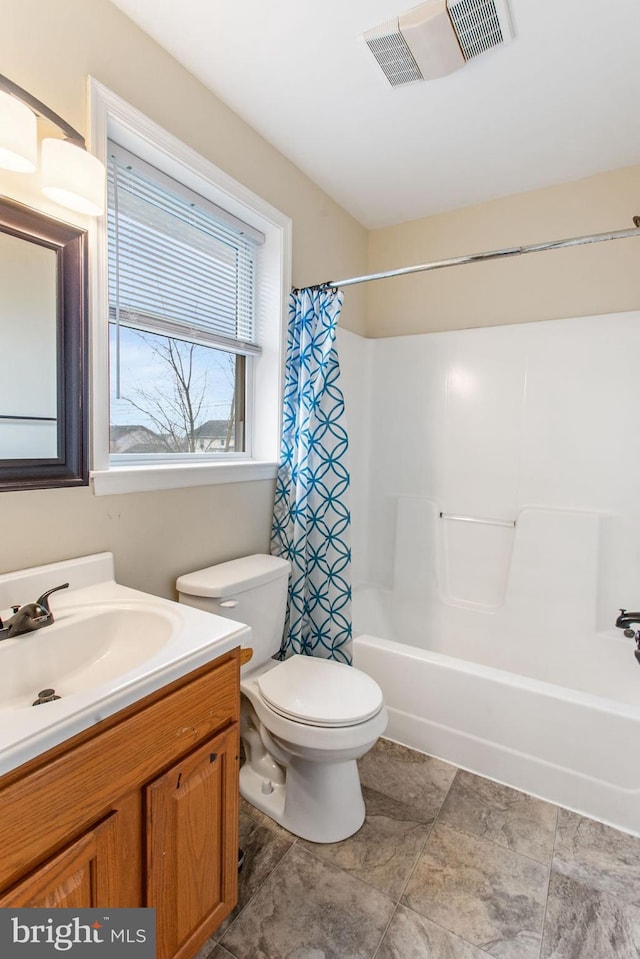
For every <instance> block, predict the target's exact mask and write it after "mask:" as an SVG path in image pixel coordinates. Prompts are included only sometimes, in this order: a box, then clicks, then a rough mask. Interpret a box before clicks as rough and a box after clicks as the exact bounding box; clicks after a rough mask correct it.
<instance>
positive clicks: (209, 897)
mask: <svg viewBox="0 0 640 959" xmlns="http://www.w3.org/2000/svg"><path fill="white" fill-rule="evenodd" d="M239 700H240V693H239V651H238V650H233V651H232V652H231V653H228V654H226V655H225V656H222V657H220V659H218V660H215V661H214V662H212V663H211V664H208V665H207V666H205V667H202V668H201V669H198V670H196V671H194V672H193V673H190V674H189V675H188V676H185V677H183V678H182V679H180V680H178V681H176V682H175V683H172V684H171V685H170V686H167V687H165V688H164V689H162V690H159V691H158V692H156V693H153V694H152V695H151V696H148V697H146V698H145V699H144V700H141V701H140V702H138V703H136V704H135V705H134V706H131V707H128V708H127V709H125V710H122V711H121V712H120V713H117V714H116V715H115V716H112V717H110V718H109V719H107V720H104V721H103V722H101V723H99V724H98V725H96V726H93V727H92V728H91V729H90V730H86V731H85V732H83V733H81V734H79V735H78V736H76V737H74V738H73V739H71V740H69V741H68V742H66V743H63V744H61V745H60V746H57V747H55V748H54V749H52V750H50V751H49V752H47V753H45V754H43V755H42V756H39V757H37V759H35V760H32V761H31V762H29V763H27V764H25V765H24V766H21V767H20V768H19V769H17V770H14V771H12V772H11V773H8V774H6V775H5V776H4V777H2V778H0V849H1V850H2V855H1V856H0V906H1V907H18V906H44V907H69V908H80V907H84V906H93V907H100V908H102V907H104V908H108V907H111V908H116V907H122V906H153V907H155V909H156V927H157V928H156V941H157V959H190V957H192V956H194V955H195V953H196V952H197V951H198V949H199V948H200V946H201V945H202V944H203V943H204V942H205V941H206V939H207V938H208V937H209V936H210V935H211V934H212V933H213V932H214V931H215V929H216V928H217V927H218V926H219V925H220V923H221V922H222V921H223V919H224V918H225V917H226V916H227V915H228V914H229V913H230V912H231V910H232V909H233V908H234V906H235V904H236V901H237V854H238V755H239V754H238V748H239V740H238V719H239V705H240V703H239ZM36 708H38V709H42V708H44V709H46V708H47V707H46V705H44V706H38V707H36Z"/></svg>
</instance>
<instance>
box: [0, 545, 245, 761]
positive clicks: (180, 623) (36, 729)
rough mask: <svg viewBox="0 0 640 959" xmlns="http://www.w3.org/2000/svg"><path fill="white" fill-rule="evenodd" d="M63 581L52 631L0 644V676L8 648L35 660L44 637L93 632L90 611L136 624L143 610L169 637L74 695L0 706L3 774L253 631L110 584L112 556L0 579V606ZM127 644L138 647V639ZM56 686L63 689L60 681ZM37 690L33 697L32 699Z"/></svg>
mask: <svg viewBox="0 0 640 959" xmlns="http://www.w3.org/2000/svg"><path fill="white" fill-rule="evenodd" d="M22 574H24V575H22ZM67 581H69V583H70V586H69V589H68V590H64V591H61V592H59V593H55V594H54V596H53V597H52V598H51V609H52V610H53V613H54V616H55V622H54V623H53V624H52V625H51V626H46V627H44V628H42V629H39V630H36V631H34V632H32V633H27V634H25V635H23V636H18V637H16V638H15V639H7V640H3V641H1V642H0V674H1V673H3V672H4V671H5V670H6V669H7V665H5V663H10V662H11V657H10V656H7V657H6V658H5V663H3V653H5V652H6V653H9V652H10V651H11V650H13V652H12V653H11V656H13V657H14V658H15V657H16V653H17V654H21V652H22V651H24V653H25V655H29V654H30V655H32V656H33V654H34V651H35V653H36V655H37V649H38V645H40V646H41V648H43V644H45V643H46V642H47V636H49V638H50V639H52V640H54V639H55V635H56V633H55V631H56V630H58V631H59V630H64V629H65V628H68V626H69V624H73V623H75V622H84V623H86V628H87V630H90V628H91V618H92V611H94V610H96V611H99V612H100V613H103V612H105V611H110V610H117V611H122V613H123V615H126V614H127V612H128V611H131V612H133V613H135V614H136V616H137V618H138V621H140V616H141V615H142V616H143V615H144V613H145V612H146V611H148V612H150V613H152V614H155V615H156V616H159V617H161V618H162V619H163V620H165V621H166V622H168V623H169V625H170V629H167V634H168V638H167V639H166V640H164V641H163V642H162V643H161V644H160V645H159V646H158V648H155V649H153V650H152V651H151V653H150V655H148V656H146V658H144V659H143V660H142V661H139V662H137V663H136V664H135V665H132V666H131V668H126V669H124V670H123V671H122V672H120V673H119V674H118V675H116V676H115V677H113V678H110V679H107V680H105V681H104V682H98V684H97V685H96V684H92V685H90V686H89V687H87V688H80V689H78V690H75V689H74V691H73V692H72V693H69V694H65V695H63V696H62V698H61V699H58V700H55V701H54V702H47V703H44V704H42V705H40V706H35V707H33V706H31V705H30V703H29V704H27V700H26V699H24V696H23V697H22V698H23V699H24V702H21V701H18V700H16V701H15V702H9V704H8V705H5V704H3V703H2V702H0V775H1V774H3V773H6V772H9V771H10V770H12V769H15V768H17V767H18V766H20V765H22V763H24V762H26V761H27V760H29V759H32V758H34V757H35V756H38V755H40V754H41V753H43V752H46V750H48V749H51V748H52V747H53V746H56V745H58V744H59V743H61V742H64V741H65V740H67V739H69V738H71V737H72V736H74V735H76V734H77V733H79V732H82V731H83V730H85V729H88V728H90V727H91V726H93V725H95V724H96V723H99V722H101V721H102V720H103V719H106V718H107V717H108V716H112V715H113V714H114V713H116V712H118V711H119V710H120V709H123V708H124V707H126V706H129V705H131V704H132V703H134V702H136V701H137V700H140V699H142V698H144V697H145V696H147V695H149V694H150V693H152V692H155V691H156V690H158V689H161V688H162V687H163V686H166V685H167V684H168V683H171V682H173V681H174V680H176V679H179V678H180V677H182V676H184V675H186V674H187V673H189V672H191V671H192V670H194V669H197V668H198V667H199V666H203V665H206V663H208V662H211V661H212V660H214V659H216V658H217V657H219V656H222V655H223V654H224V653H226V652H228V651H229V650H231V649H233V648H235V647H236V646H242V645H249V644H250V639H251V631H250V629H249V628H248V627H247V626H243V625H242V624H241V623H237V622H234V621H232V620H228V619H224V618H222V617H220V616H214V615H212V614H211V613H206V612H203V611H202V610H198V609H194V608H192V607H190V606H183V605H181V604H178V603H173V602H171V601H170V600H166V599H162V598H160V597H157V596H153V595H151V594H149V593H144V592H140V591H139V590H135V589H130V588H129V587H127V586H121V585H119V584H118V583H116V582H115V581H114V579H113V557H112V556H111V554H109V553H102V554H95V555H94V556H89V557H82V558H80V559H75V560H71V561H68V562H62V563H52V564H49V565H48V566H42V567H37V568H35V569H33V570H24V571H19V572H18V573H9V574H4V575H1V576H0V606H2V607H5V606H9V605H10V604H11V603H12V602H14V601H15V602H21V603H26V602H33V601H34V600H35V599H36V598H37V596H38V595H39V594H40V593H41V592H44V590H45V589H47V588H50V587H51V586H55V585H58V584H59V583H63V582H67ZM8 597H11V598H10V599H9V598H8ZM134 622H135V619H134ZM132 632H133V630H132ZM131 642H132V643H133V644H135V635H132V637H131ZM36 644H38V645H36ZM29 646H31V650H30V649H29ZM107 654H108V650H107V653H106V654H105V655H107ZM103 659H104V657H103ZM18 668H19V666H18ZM89 670H90V667H89ZM56 681H57V679H56V677H55V676H53V677H52V680H51V683H50V685H52V686H55V684H56ZM45 685H46V684H45ZM60 685H61V689H62V686H63V685H64V677H63V679H61V680H60ZM38 692H39V690H38V689H36V690H34V691H33V699H35V697H36V696H37V694H38ZM30 698H31V696H29V697H27V699H30Z"/></svg>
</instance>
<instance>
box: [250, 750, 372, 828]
mask: <svg viewBox="0 0 640 959" xmlns="http://www.w3.org/2000/svg"><path fill="white" fill-rule="evenodd" d="M269 782H270V781H269V780H268V779H267V780H265V778H264V776H262V775H260V774H259V773H257V772H256V771H255V770H254V769H252V767H251V766H250V764H249V763H245V764H244V766H243V767H242V769H241V770H240V795H241V796H242V797H243V798H244V799H246V800H247V802H249V803H251V805H252V806H255V807H256V809H260V810H261V811H262V812H264V813H266V814H267V816H269V817H270V818H271V819H273V820H274V821H275V822H277V823H278V824H279V825H280V826H284V828H285V829H288V830H289V832H291V833H293V834H294V835H295V836H300V838H301V839H308V840H309V841H310V842H318V843H330V842H340V841H341V840H343V839H348V837H349V836H352V835H353V834H354V833H355V832H357V831H358V829H360V827H361V826H362V823H363V822H364V816H365V808H364V800H363V798H362V789H361V787H360V777H359V775H358V765H357V762H356V761H355V759H350V760H346V761H345V762H336V763H318V762H308V761H305V760H303V759H299V758H293V759H292V760H291V761H290V762H289V763H288V765H287V768H286V779H285V783H284V784H280V783H275V782H273V783H271V784H270V786H269ZM269 789H271V791H268V790H269ZM265 790H267V791H266V792H265Z"/></svg>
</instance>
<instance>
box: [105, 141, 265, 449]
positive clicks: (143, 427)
mask: <svg viewBox="0 0 640 959" xmlns="http://www.w3.org/2000/svg"><path fill="white" fill-rule="evenodd" d="M108 171H109V173H108V262H109V356H110V389H109V394H110V404H109V406H110V425H109V449H110V453H111V456H112V461H114V462H116V463H126V462H131V461H132V460H135V461H136V462H140V461H153V460H156V461H157V460H161V461H171V460H175V459H176V458H184V459H187V458H189V457H192V456H198V457H200V458H202V457H208V458H212V457H214V458H219V457H224V456H228V455H229V454H234V455H237V454H243V453H246V446H247V444H246V431H245V410H246V392H247V381H248V377H247V365H248V364H250V363H251V362H252V360H253V357H255V356H259V354H260V345H259V343H258V329H257V322H256V289H255V287H256V254H257V249H258V246H259V245H260V244H261V243H262V242H263V240H264V236H263V235H262V234H261V233H260V232H258V231H257V230H255V229H254V228H252V227H250V226H249V225H248V224H246V223H243V222H242V221H240V220H237V219H236V218H235V217H231V216H230V215H229V214H227V213H225V212H224V211H223V210H221V209H219V208H217V207H216V206H214V205H213V204H212V203H210V202H209V201H207V200H205V199H204V198H203V197H201V196H198V195H197V194H196V193H194V192H192V191H191V190H188V189H186V188H185V187H184V186H182V185H181V184H179V183H178V182H176V181H175V180H172V179H171V178H170V177H168V176H166V175H164V174H162V173H161V172H160V171H159V170H156V169H154V168H153V167H151V166H149V165H148V164H147V163H144V162H143V161H142V160H140V159H139V158H138V157H136V156H134V155H133V154H131V153H128V152H127V151H125V150H123V149H122V148H121V147H119V146H118V145H117V144H115V143H113V142H110V143H109V166H108ZM249 372H250V371H249Z"/></svg>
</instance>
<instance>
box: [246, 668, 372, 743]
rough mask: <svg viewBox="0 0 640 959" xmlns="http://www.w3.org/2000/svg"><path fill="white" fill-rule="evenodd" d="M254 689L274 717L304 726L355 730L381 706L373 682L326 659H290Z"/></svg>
mask: <svg viewBox="0 0 640 959" xmlns="http://www.w3.org/2000/svg"><path fill="white" fill-rule="evenodd" d="M257 685H258V688H259V691H260V695H261V696H262V698H263V700H264V702H265V703H266V704H267V705H268V706H269V707H270V708H271V709H272V710H273V711H274V712H275V713H277V714H278V715H280V716H282V717H283V718H284V719H289V720H292V721H293V722H297V723H301V724H303V725H305V726H319V727H325V728H332V727H347V726H357V725H359V724H360V723H364V722H366V721H367V720H368V719H371V718H372V717H374V716H376V715H377V714H378V713H379V712H380V710H381V709H382V706H383V700H382V691H381V690H380V687H379V686H378V684H377V683H376V682H375V680H373V679H372V678H371V677H370V676H367V675H366V673H363V672H361V670H359V669H354V668H353V667H352V666H347V665H346V664H343V663H337V662H335V661H333V660H329V659H317V658H314V657H311V656H299V655H296V656H291V657H290V658H289V659H285V660H284V662H282V663H278V665H277V666H274V667H273V668H272V669H269V670H268V671H267V672H265V673H263V674H262V675H260V676H259V677H258V678H257Z"/></svg>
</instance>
